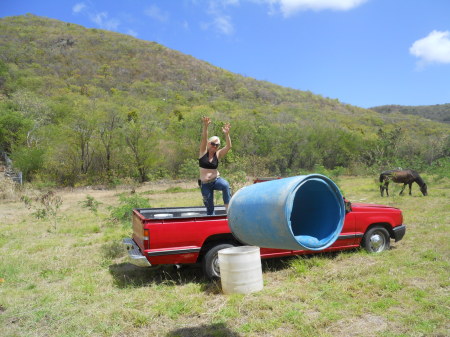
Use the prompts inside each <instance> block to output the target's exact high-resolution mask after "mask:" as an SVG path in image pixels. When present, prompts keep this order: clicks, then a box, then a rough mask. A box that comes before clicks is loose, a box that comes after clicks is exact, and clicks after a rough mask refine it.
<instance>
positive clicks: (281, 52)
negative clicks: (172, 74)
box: [0, 0, 450, 108]
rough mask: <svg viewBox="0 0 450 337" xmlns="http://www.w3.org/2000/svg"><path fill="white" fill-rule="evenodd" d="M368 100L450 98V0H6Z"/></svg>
mask: <svg viewBox="0 0 450 337" xmlns="http://www.w3.org/2000/svg"><path fill="white" fill-rule="evenodd" d="M26 13H31V14H35V15H40V16H45V17H49V18H53V19H58V20H61V21H66V22H72V23H76V24H79V25H82V26H85V27H88V28H101V29H106V30H111V31H116V32H120V33H124V34H129V35H132V36H135V37H136V38H138V39H142V40H147V41H155V42H158V43H160V44H163V45H164V46H166V47H169V48H171V49H175V50H178V51H180V52H182V53H185V54H188V55H192V56H194V57H195V58H198V59H200V60H204V61H207V62H209V63H211V64H213V65H215V66H218V67H220V68H223V69H226V70H229V71H232V72H234V73H238V74H241V75H244V76H249V77H252V78H255V79H258V80H265V81H269V82H272V83H275V84H279V85H282V86H285V87H290V88H294V89H300V90H309V91H311V92H312V93H314V94H320V95H322V96H324V97H329V98H333V99H334V98H337V99H339V100H340V101H341V102H344V103H349V104H352V105H356V106H360V107H365V108H367V107H372V106H377V105H384V104H401V105H433V104H444V103H450V1H449V0H216V1H210V0H127V1H114V0H73V1H70V0H57V1H55V0H39V1H33V0H29V1H25V0H0V17H5V16H13V15H22V14H26Z"/></svg>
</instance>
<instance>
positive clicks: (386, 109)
mask: <svg viewBox="0 0 450 337" xmlns="http://www.w3.org/2000/svg"><path fill="white" fill-rule="evenodd" d="M370 109H371V110H374V111H376V112H379V113H382V114H390V113H393V112H394V113H402V114H407V115H415V116H420V117H424V118H428V119H431V120H435V121H438V122H443V123H450V103H447V104H436V105H419V106H405V105H382V106H376V107H373V108H370Z"/></svg>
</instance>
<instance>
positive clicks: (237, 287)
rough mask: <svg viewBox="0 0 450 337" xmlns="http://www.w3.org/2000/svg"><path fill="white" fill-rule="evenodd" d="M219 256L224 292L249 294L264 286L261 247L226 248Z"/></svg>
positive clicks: (220, 251)
mask: <svg viewBox="0 0 450 337" xmlns="http://www.w3.org/2000/svg"><path fill="white" fill-rule="evenodd" d="M218 256H219V268H220V280H221V283H222V291H223V292H224V294H249V293H252V292H256V291H260V290H261V289H262V288H263V279H262V268H261V256H260V253H259V247H255V246H239V247H231V248H225V249H222V250H219V252H218Z"/></svg>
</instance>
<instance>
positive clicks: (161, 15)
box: [144, 5, 169, 22]
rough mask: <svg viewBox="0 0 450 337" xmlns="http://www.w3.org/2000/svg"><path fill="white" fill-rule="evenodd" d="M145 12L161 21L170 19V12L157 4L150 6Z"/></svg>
mask: <svg viewBox="0 0 450 337" xmlns="http://www.w3.org/2000/svg"><path fill="white" fill-rule="evenodd" d="M144 14H145V15H147V16H149V17H151V18H152V19H155V20H158V21H161V22H166V21H167V20H169V14H168V13H167V12H163V11H162V10H161V9H160V8H159V7H158V6H155V5H152V6H150V7H148V8H147V9H146V10H145V11H144Z"/></svg>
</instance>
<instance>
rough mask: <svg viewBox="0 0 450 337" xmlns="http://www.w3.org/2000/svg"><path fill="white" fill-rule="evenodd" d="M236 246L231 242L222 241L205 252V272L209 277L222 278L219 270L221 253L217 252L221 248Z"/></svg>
mask: <svg viewBox="0 0 450 337" xmlns="http://www.w3.org/2000/svg"><path fill="white" fill-rule="evenodd" d="M230 247H234V245H232V244H229V243H222V244H219V245H216V246H213V247H211V248H210V249H209V250H208V251H207V252H206V254H205V256H204V257H203V260H202V268H203V273H204V274H205V276H206V277H207V278H209V279H218V278H220V270H219V255H218V254H217V253H218V251H219V250H221V249H225V248H230Z"/></svg>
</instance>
